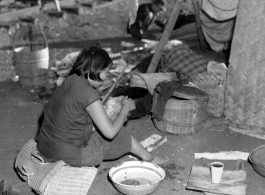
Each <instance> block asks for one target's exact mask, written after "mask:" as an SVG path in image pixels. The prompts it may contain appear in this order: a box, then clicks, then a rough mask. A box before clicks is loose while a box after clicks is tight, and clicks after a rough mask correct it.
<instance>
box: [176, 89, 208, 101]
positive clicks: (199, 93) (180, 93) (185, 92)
mask: <svg viewBox="0 0 265 195" xmlns="http://www.w3.org/2000/svg"><path fill="white" fill-rule="evenodd" d="M173 97H178V98H184V99H188V100H194V99H208V98H209V95H208V93H206V92H205V91H203V90H201V89H199V88H197V87H194V86H188V85H183V86H181V87H179V88H178V89H177V90H176V91H175V92H174V94H173Z"/></svg>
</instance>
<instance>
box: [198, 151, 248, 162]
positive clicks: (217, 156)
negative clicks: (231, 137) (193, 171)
mask: <svg viewBox="0 0 265 195" xmlns="http://www.w3.org/2000/svg"><path fill="white" fill-rule="evenodd" d="M248 156H249V153H247V152H240V151H220V152H218V153H209V152H204V153H194V158H195V159H200V158H207V159H211V160H245V161H247V160H248Z"/></svg>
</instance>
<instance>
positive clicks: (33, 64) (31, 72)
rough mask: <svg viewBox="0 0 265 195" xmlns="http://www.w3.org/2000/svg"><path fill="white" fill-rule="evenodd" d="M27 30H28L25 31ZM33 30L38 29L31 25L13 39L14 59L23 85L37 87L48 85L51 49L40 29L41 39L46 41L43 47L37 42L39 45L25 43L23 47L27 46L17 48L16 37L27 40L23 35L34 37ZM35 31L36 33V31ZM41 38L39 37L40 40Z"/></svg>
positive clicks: (17, 33)
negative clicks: (29, 33) (29, 34)
mask: <svg viewBox="0 0 265 195" xmlns="http://www.w3.org/2000/svg"><path fill="white" fill-rule="evenodd" d="M25 28H27V29H26V30H25ZM33 28H38V27H36V26H33V25H30V26H27V27H23V28H21V29H19V30H18V31H16V33H15V35H14V39H13V53H14V55H13V58H14V65H15V67H16V71H17V74H18V76H19V81H20V83H21V85H23V86H35V87H37V86H41V85H45V84H47V83H48V72H49V49H48V44H47V40H46V37H45V35H44V33H43V31H42V30H41V29H40V28H38V29H39V31H40V32H41V38H42V39H43V41H44V44H43V45H40V43H39V42H37V44H36V43H32V42H31V43H30V44H25V43H24V44H23V45H26V46H16V44H15V42H16V41H15V39H16V37H19V38H20V39H21V37H22V38H24V40H25V35H22V34H23V33H24V34H25V32H27V33H28V32H31V36H32V32H33ZM28 29H31V30H28ZM34 30H35V31H36V29H34ZM33 36H35V35H33ZM36 37H37V36H36ZM39 37H40V36H38V38H39ZM31 41H32V39H31Z"/></svg>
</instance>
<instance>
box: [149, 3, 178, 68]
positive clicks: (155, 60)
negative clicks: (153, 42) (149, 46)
mask: <svg viewBox="0 0 265 195" xmlns="http://www.w3.org/2000/svg"><path fill="white" fill-rule="evenodd" d="M181 3H182V0H178V1H176V3H175V7H174V9H173V11H172V13H171V15H170V18H169V20H168V22H167V25H166V28H165V30H164V32H163V34H162V37H161V39H160V41H159V43H158V46H157V48H156V51H155V54H154V56H153V58H152V60H151V63H150V65H149V67H148V70H147V72H148V73H153V72H155V69H156V67H157V64H158V62H159V60H160V57H161V55H162V52H163V50H164V47H165V45H166V43H167V41H168V38H169V36H170V34H171V32H172V30H173V27H174V25H175V22H176V21H177V18H178V15H179V12H180V9H181Z"/></svg>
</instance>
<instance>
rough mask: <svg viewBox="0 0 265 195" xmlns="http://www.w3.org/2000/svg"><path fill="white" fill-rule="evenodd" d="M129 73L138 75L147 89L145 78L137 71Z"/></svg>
mask: <svg viewBox="0 0 265 195" xmlns="http://www.w3.org/2000/svg"><path fill="white" fill-rule="evenodd" d="M130 74H131V76H133V75H137V76H138V77H140V78H141V79H142V80H143V81H144V84H145V86H146V88H147V89H148V85H147V83H146V81H145V79H144V78H143V77H142V76H141V75H140V73H139V72H136V71H131V72H130ZM148 90H149V89H148Z"/></svg>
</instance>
